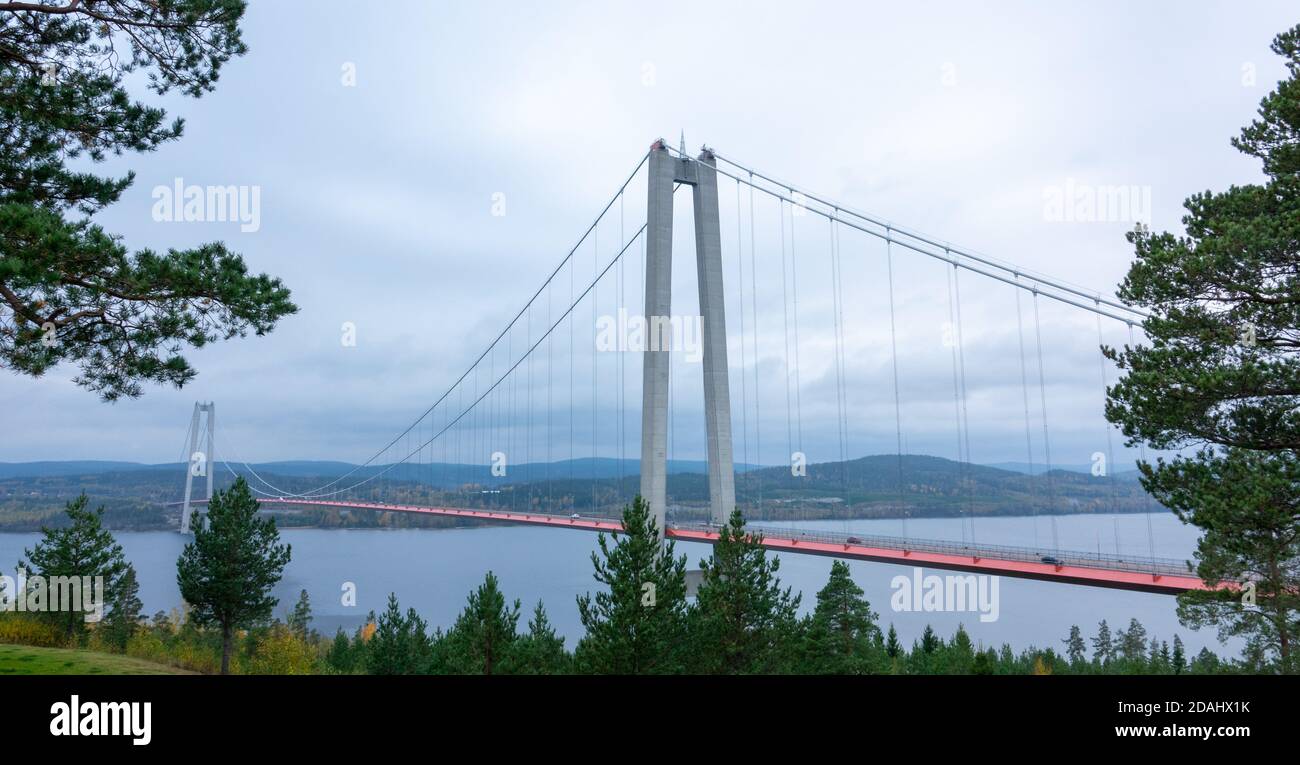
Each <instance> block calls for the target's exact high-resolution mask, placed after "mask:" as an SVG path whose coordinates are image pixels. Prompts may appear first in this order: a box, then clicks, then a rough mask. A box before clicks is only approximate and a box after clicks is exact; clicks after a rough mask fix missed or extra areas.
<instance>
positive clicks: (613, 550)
mask: <svg viewBox="0 0 1300 765" xmlns="http://www.w3.org/2000/svg"><path fill="white" fill-rule="evenodd" d="M596 544H597V545H598V547H599V548H600V553H599V555H597V554H596V553H592V556H591V562H592V565H593V566H594V568H595V578H596V581H597V582H599V583H600V584H601V585H603V588H602V589H601V590H600V591H598V592H596V593H595V594H587V595H582V596H579V597H578V616H579V618H580V619H581V621H582V626H583V627H584V628H585V629H586V636H585V637H583V638H582V640H581V641H579V643H578V646H577V650H576V651H575V652H574V660H575V662H576V663H577V666H578V668H579V670H581V671H584V672H595V673H598V674H623V675H634V674H671V673H674V672H678V671H680V670H681V668H682V666H683V661H684V658H685V657H684V656H683V655H682V653H683V643H684V638H685V637H686V629H685V622H686V557H685V556H682V557H681V558H674V557H673V543H672V542H671V541H668V540H663V541H662V542H661V541H660V539H659V537H658V529H656V528H655V524H654V520H653V518H652V517H651V515H650V507H649V505H648V504H647V503H646V502H645V500H643V499H642V498H641V497H637V498H636V499H635V500H633V502H632V504H631V505H629V506H627V507H625V508H624V510H623V533H622V534H621V535H619V536H618V537H617V538H616V540H615V541H614V542H613V544H611V543H610V538H609V537H607V536H606V535H604V534H601V535H599V536H598V537H597V542H596Z"/></svg>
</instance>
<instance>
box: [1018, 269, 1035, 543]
mask: <svg viewBox="0 0 1300 765" xmlns="http://www.w3.org/2000/svg"><path fill="white" fill-rule="evenodd" d="M1012 290H1013V291H1014V292H1015V293H1016V342H1017V343H1019V345H1020V393H1021V397H1022V398H1023V399H1024V404H1025V457H1026V458H1027V459H1028V460H1029V481H1028V484H1029V506H1030V508H1031V510H1032V512H1033V517H1034V547H1038V503H1037V501H1036V499H1035V497H1034V441H1033V437H1032V436H1031V435H1030V419H1029V374H1028V371H1027V365H1026V363H1025V325H1024V318H1023V315H1022V312H1021V308H1020V288H1019V287H1013V288H1012Z"/></svg>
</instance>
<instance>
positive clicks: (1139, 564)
mask: <svg viewBox="0 0 1300 765" xmlns="http://www.w3.org/2000/svg"><path fill="white" fill-rule="evenodd" d="M669 528H675V529H688V530H693V531H712V532H717V531H718V528H719V527H718V526H717V525H715V524H712V523H698V522H689V523H674V524H669ZM749 529H750V530H751V531H756V532H759V533H761V534H763V535H764V536H770V537H780V538H782V539H797V540H800V541H809V542H826V543H830V544H845V545H856V546H862V547H879V548H883V549H887V550H910V551H914V552H929V553H938V554H941V555H959V556H969V557H981V558H997V559H1000V560H1014V561H1022V562H1025V563H1052V562H1056V563H1058V564H1060V565H1063V566H1081V567H1084V568H1100V569H1107V570H1111V571H1133V572H1137V573H1144V574H1151V573H1154V574H1167V575H1171V576H1188V575H1191V573H1192V572H1191V571H1189V570H1188V566H1187V561H1184V560H1179V559H1177V558H1149V557H1144V556H1130V555H1106V554H1099V553H1088V552H1081V551H1075V550H1050V549H1048V550H1042V549H1037V548H1033V547H1016V546H1012V545H985V544H968V543H965V542H946V541H942V540H935V539H914V538H908V537H894V536H880V535H873V534H861V533H854V532H836V531H824V530H816V531H813V530H808V529H796V528H790V527H788V526H762V525H757V524H755V525H751V526H749Z"/></svg>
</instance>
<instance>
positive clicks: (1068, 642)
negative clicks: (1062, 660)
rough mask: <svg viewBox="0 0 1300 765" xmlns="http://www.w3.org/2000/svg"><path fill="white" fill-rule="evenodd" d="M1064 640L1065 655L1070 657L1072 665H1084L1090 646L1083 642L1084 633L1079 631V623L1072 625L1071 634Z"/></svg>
mask: <svg viewBox="0 0 1300 765" xmlns="http://www.w3.org/2000/svg"><path fill="white" fill-rule="evenodd" d="M1103 623H1104V622H1103ZM1063 642H1064V643H1065V655H1066V656H1067V657H1069V659H1070V666H1072V667H1079V666H1082V665H1083V664H1084V662H1086V661H1087V651H1088V648H1087V646H1086V645H1085V644H1084V642H1083V633H1082V632H1080V631H1079V625H1077V624H1072V625H1070V636H1069V637H1067V638H1066V639H1065V640H1064V641H1063Z"/></svg>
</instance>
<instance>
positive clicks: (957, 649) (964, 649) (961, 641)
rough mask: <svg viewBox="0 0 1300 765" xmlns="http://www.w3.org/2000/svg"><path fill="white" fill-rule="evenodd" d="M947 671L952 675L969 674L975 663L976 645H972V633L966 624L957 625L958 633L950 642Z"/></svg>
mask: <svg viewBox="0 0 1300 765" xmlns="http://www.w3.org/2000/svg"><path fill="white" fill-rule="evenodd" d="M947 654H948V656H947V662H946V664H947V666H946V670H947V673H948V674H950V675H969V674H970V673H971V668H972V667H973V666H974V664H975V647H974V646H973V645H971V640H970V635H969V634H968V633H967V632H966V627H965V626H964V625H961V624H958V625H957V633H956V634H955V635H953V637H952V642H951V643H950V644H948V651H947Z"/></svg>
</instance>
